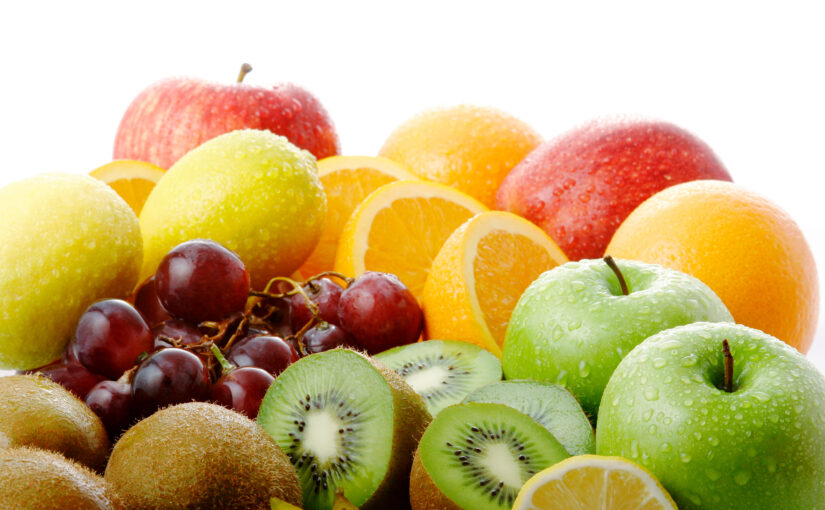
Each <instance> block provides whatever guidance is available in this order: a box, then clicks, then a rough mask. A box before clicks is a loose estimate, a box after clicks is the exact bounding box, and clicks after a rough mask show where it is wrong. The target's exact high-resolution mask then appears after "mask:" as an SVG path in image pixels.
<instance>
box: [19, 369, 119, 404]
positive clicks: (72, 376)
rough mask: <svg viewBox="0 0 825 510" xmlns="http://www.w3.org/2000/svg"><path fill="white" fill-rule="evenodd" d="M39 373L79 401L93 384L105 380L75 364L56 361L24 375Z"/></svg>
mask: <svg viewBox="0 0 825 510" xmlns="http://www.w3.org/2000/svg"><path fill="white" fill-rule="evenodd" d="M34 372H40V373H41V374H43V375H45V376H46V377H48V378H49V379H51V380H52V381H54V382H56V383H58V384H60V385H61V386H63V387H64V388H66V389H67V390H69V391H71V392H72V393H74V394H75V395H77V397H78V398H79V399H81V400H83V399H85V398H86V394H87V393H89V390H91V389H92V388H93V387H94V385H95V384H97V383H99V382H100V381H105V380H106V378H105V377H103V376H100V375H97V374H93V373H91V372H89V371H88V370H87V369H86V367H84V366H83V365H81V364H80V363H78V362H77V361H75V362H73V363H72V362H65V361H56V362H54V363H52V364H50V365H46V366H44V367H40V368H38V369H37V370H30V371H28V372H26V373H34Z"/></svg>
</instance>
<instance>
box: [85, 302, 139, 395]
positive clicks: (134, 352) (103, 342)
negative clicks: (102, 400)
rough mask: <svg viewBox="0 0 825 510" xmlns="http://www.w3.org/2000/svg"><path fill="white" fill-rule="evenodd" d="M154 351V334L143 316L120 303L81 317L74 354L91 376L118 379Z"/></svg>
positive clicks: (99, 305)
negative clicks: (145, 354) (139, 359)
mask: <svg viewBox="0 0 825 510" xmlns="http://www.w3.org/2000/svg"><path fill="white" fill-rule="evenodd" d="M153 350H154V340H153V337H152V331H151V330H150V329H149V326H147V325H146V321H144V320H143V317H142V316H141V315H140V313H139V312H138V311H137V310H136V309H135V308H134V307H133V306H132V305H130V304H129V303H127V302H126V301H123V300H121V299H106V300H103V301H98V302H97V303H94V304H93V305H91V306H90V307H89V308H87V309H86V311H85V312H84V313H83V315H82V316H81V317H80V321H79V322H78V324H77V329H76V330H75V340H74V354H75V355H76V356H77V359H78V360H79V361H80V363H81V364H82V365H83V366H84V367H86V368H87V369H88V370H89V371H90V372H92V373H95V374H99V375H102V376H104V377H106V378H108V379H117V378H119V377H120V376H121V374H123V372H125V371H126V370H128V369H130V368H132V367H133V366H135V364H137V361H138V358H139V356H141V355H142V354H144V353H150V352H152V351H153Z"/></svg>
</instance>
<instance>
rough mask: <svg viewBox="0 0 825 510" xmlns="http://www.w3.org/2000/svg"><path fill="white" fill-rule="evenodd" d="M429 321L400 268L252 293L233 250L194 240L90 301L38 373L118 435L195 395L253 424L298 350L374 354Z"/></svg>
mask: <svg viewBox="0 0 825 510" xmlns="http://www.w3.org/2000/svg"><path fill="white" fill-rule="evenodd" d="M339 281H340V282H343V285H342V284H340V283H338V282H339ZM422 322H423V318H422V314H421V309H420V307H419V305H418V302H417V300H416V299H415V297H414V296H413V295H412V293H411V292H410V291H409V289H407V287H406V286H405V285H404V284H403V283H402V282H401V281H400V280H399V279H398V278H397V277H396V276H394V275H391V274H387V273H378V272H367V273H364V274H363V275H361V276H359V277H358V278H354V279H353V278H348V277H345V276H344V275H340V274H337V273H332V272H329V273H322V274H321V275H317V276H314V277H312V278H310V279H308V280H307V281H306V282H296V281H294V280H291V279H289V278H275V279H273V280H272V281H270V283H269V285H267V287H266V288H265V289H263V290H261V291H256V290H252V289H251V288H250V279H249V273H248V272H247V270H246V267H245V266H244V264H243V262H242V261H241V260H240V258H238V256H237V255H236V254H235V253H233V252H231V251H230V250H228V249H226V248H225V247H223V246H221V245H220V244H218V243H216V242H214V241H210V240H203V239H197V240H193V241H187V242H185V243H182V244H180V245H178V246H176V247H175V248H174V249H172V250H171V251H170V252H169V253H168V254H167V255H166V257H165V258H164V259H163V261H162V262H161V263H160V265H159V267H158V269H157V272H156V273H155V274H154V275H153V276H152V277H150V278H149V279H147V280H146V281H145V282H143V284H142V285H141V286H140V287H139V288H138V289H137V290H136V292H135V293H134V295H133V296H132V298H131V299H130V300H129V301H124V300H120V299H106V300H103V301H99V302H97V303H94V304H92V305H91V306H90V307H89V308H88V309H87V310H86V311H85V312H84V314H83V315H82V316H81V318H80V320H79V322H78V325H77V329H76V331H75V336H74V339H73V340H72V342H71V343H70V344H69V345H68V347H67V348H66V351H65V352H64V355H63V358H62V359H61V360H59V361H57V362H55V363H52V364H50V365H47V366H45V367H41V368H40V369H38V371H39V372H41V373H43V374H44V375H46V376H48V377H50V378H52V379H53V380H55V381H57V382H59V383H60V384H62V385H63V386H65V387H66V388H68V389H69V390H70V391H72V392H74V393H75V394H77V395H78V396H79V397H80V398H82V399H85V401H86V403H87V404H88V405H89V407H90V408H91V409H92V410H93V411H94V412H95V413H97V415H98V416H100V418H101V420H102V421H103V423H104V425H105V426H106V429H107V430H108V431H109V434H110V435H111V436H112V437H113V438H116V437H117V436H119V435H120V433H122V431H124V430H125V429H126V428H128V427H129V426H130V425H131V424H132V422H133V421H135V420H136V419H140V418H143V417H146V416H148V415H150V414H152V413H153V412H155V411H156V410H158V409H160V408H162V407H166V406H169V405H173V404H178V403H183V402H189V401H193V400H195V401H212V402H216V403H219V404H222V405H224V406H226V407H228V408H230V409H234V410H236V411H238V412H241V413H244V414H246V415H247V416H249V417H250V418H253V419H254V418H255V417H256V416H257V414H258V408H259V407H260V404H261V400H262V399H263V396H264V394H265V393H266V391H267V389H268V388H269V385H270V384H271V383H272V381H273V380H274V378H275V377H277V376H278V375H279V374H280V373H281V372H283V370H284V369H285V368H286V367H287V366H289V365H290V364H291V363H294V362H295V361H297V360H298V359H300V358H301V357H302V356H307V355H310V354H313V353H317V352H322V351H326V350H329V349H333V348H336V347H339V346H347V347H351V348H355V349H359V350H363V351H366V352H367V353H370V354H375V353H378V352H381V351H383V350H386V349H389V348H391V347H395V346H398V345H403V344H407V343H412V342H415V341H417V340H418V339H419V336H420V334H421V331H422Z"/></svg>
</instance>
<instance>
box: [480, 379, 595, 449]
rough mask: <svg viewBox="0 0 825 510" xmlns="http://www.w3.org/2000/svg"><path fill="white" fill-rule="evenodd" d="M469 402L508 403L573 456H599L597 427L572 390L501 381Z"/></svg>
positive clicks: (537, 384) (555, 385)
mask: <svg viewBox="0 0 825 510" xmlns="http://www.w3.org/2000/svg"><path fill="white" fill-rule="evenodd" d="M464 401H465V402H487V403H490V404H505V405H508V406H510V407H512V408H513V409H516V410H518V411H521V412H522V413H524V414H526V415H527V416H529V417H531V418H533V419H534V420H536V421H537V422H539V423H540V424H541V425H542V426H544V428H546V429H547V430H549V431H550V432H551V433H552V434H553V436H555V438H556V439H558V440H559V442H560V443H561V444H562V446H564V447H565V449H567V451H568V452H570V455H584V454H586V453H595V451H596V440H595V437H594V434H593V427H592V426H591V425H590V421H589V420H588V419H587V416H586V415H585V414H584V411H583V410H582V406H581V405H580V404H579V401H578V400H576V397H575V396H573V394H572V393H570V390H568V389H567V388H565V387H563V386H559V385H558V384H553V383H548V382H537V381H520V380H510V381H499V382H495V383H492V384H488V385H487V386H483V387H481V388H479V389H477V390H475V391H473V392H472V393H470V394H469V395H467V397H466V398H465V399H464Z"/></svg>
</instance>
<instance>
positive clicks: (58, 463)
mask: <svg viewBox="0 0 825 510" xmlns="http://www.w3.org/2000/svg"><path fill="white" fill-rule="evenodd" d="M0 487H2V495H0V507H2V508H16V509H26V508H31V509H37V510H52V509H54V510H58V509H59V510H64V509H68V508H71V509H73V510H87V509H89V510H101V509H115V508H119V506H118V505H117V500H116V498H115V497H114V495H113V494H112V493H111V491H110V490H109V488H108V486H107V484H106V482H105V481H104V480H103V478H102V477H101V476H100V475H98V474H96V473H94V472H93V471H92V470H90V469H89V468H87V467H86V466H84V465H82V464H80V463H78V462H75V461H72V460H69V459H67V458H65V457H64V456H62V455H60V454H59V453H57V452H50V451H47V450H40V449H38V448H30V447H27V446H21V447H15V448H5V449H3V448H0Z"/></svg>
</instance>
